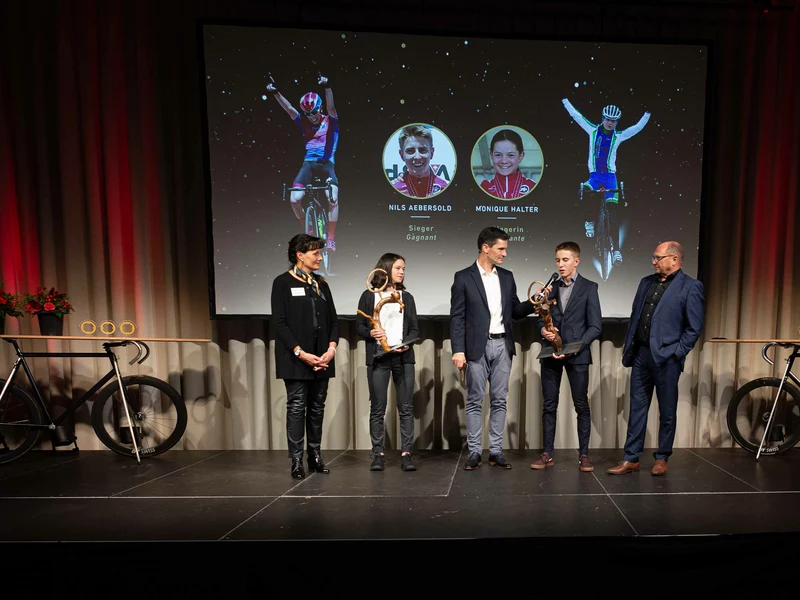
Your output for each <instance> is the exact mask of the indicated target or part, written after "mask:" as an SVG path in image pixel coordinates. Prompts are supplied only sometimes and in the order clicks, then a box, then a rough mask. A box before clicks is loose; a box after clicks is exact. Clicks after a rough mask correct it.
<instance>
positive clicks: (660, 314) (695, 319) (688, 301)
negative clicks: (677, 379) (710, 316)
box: [622, 271, 703, 371]
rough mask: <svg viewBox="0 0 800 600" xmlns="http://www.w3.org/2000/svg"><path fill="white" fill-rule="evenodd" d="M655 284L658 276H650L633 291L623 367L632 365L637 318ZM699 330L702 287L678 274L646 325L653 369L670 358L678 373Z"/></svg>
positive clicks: (698, 283)
mask: <svg viewBox="0 0 800 600" xmlns="http://www.w3.org/2000/svg"><path fill="white" fill-rule="evenodd" d="M658 280H659V276H658V275H656V274H655V273H654V274H653V275H649V276H647V277H645V278H644V279H642V281H640V282H639V289H638V290H636V297H635V298H634V300H633V309H632V311H631V320H630V321H629V322H628V332H627V333H626V334H625V346H624V348H623V351H622V364H623V366H626V367H630V366H632V365H633V359H634V351H633V339H634V336H635V335H636V329H637V327H638V326H639V318H640V317H641V315H642V309H643V308H644V302H645V299H646V298H647V292H648V291H649V290H650V286H651V285H652V284H653V283H655V282H656V281H658ZM702 330H703V284H702V283H700V282H699V281H697V280H696V279H693V278H692V277H689V276H688V275H687V274H686V273H684V272H683V271H678V273H677V275H675V279H674V280H673V281H672V283H670V284H669V287H668V288H667V291H666V292H664V296H663V297H662V298H661V301H660V302H659V303H658V306H656V311H655V312H654V313H653V319H652V321H651V322H650V352H652V354H653V359H654V360H655V363H656V365H657V366H659V367H660V366H661V365H663V364H664V363H666V362H667V361H668V360H669V359H670V358H673V357H674V358H675V359H677V360H678V361H680V364H681V371H682V370H683V365H684V363H685V362H686V355H687V354H689V351H690V350H691V349H692V348H694V345H695V343H697V340H698V338H699V337H700V332H701V331H702Z"/></svg>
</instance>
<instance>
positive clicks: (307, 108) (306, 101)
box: [300, 92, 322, 115]
mask: <svg viewBox="0 0 800 600" xmlns="http://www.w3.org/2000/svg"><path fill="white" fill-rule="evenodd" d="M321 107H322V98H320V97H319V94H315V93H314V92H308V93H307V94H306V95H305V96H303V97H302V98H300V110H302V111H303V113H305V114H307V115H313V114H315V113H317V112H319V109H320V108H321Z"/></svg>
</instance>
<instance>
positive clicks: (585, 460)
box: [578, 454, 594, 473]
mask: <svg viewBox="0 0 800 600" xmlns="http://www.w3.org/2000/svg"><path fill="white" fill-rule="evenodd" d="M578 469H580V470H581V471H582V472H584V473H591V472H592V471H594V465H593V464H592V459H591V458H589V457H588V456H586V455H585V454H584V455H583V456H581V457H580V458H579V459H578Z"/></svg>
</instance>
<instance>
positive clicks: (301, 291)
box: [292, 288, 306, 296]
mask: <svg viewBox="0 0 800 600" xmlns="http://www.w3.org/2000/svg"><path fill="white" fill-rule="evenodd" d="M305 295H306V288H292V296H305Z"/></svg>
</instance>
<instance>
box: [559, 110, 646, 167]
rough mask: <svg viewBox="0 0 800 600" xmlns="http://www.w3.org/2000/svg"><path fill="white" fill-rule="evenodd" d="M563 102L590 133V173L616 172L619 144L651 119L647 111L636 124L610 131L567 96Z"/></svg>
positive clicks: (573, 116)
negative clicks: (587, 116) (572, 102)
mask: <svg viewBox="0 0 800 600" xmlns="http://www.w3.org/2000/svg"><path fill="white" fill-rule="evenodd" d="M562 102H563V103H564V107H565V108H566V109H567V112H568V113H569V114H570V116H571V117H572V118H573V119H575V122H576V123H577V124H578V125H580V126H581V128H582V129H583V130H584V131H585V132H586V133H588V134H589V160H588V161H587V166H588V167H589V173H616V171H617V149H618V148H619V145H620V144H621V143H622V142H624V141H625V140H627V139H630V138H632V137H633V136H634V135H636V134H637V133H639V132H640V131H641V130H642V129H643V128H644V126H645V125H646V124H647V122H648V121H649V120H650V113H649V112H646V113H644V115H642V118H641V119H639V122H638V123H636V124H635V125H633V126H631V127H628V128H627V129H623V130H622V131H618V130H616V129H613V130H611V131H608V130H606V129H605V128H604V127H603V125H602V124H599V125H598V124H595V123H592V122H591V121H589V120H588V119H587V118H586V117H584V116H583V115H582V114H581V113H579V112H578V111H577V110H576V109H575V107H574V106H572V104H571V103H570V101H569V100H567V99H566V98H564V99H563V100H562Z"/></svg>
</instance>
